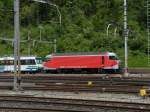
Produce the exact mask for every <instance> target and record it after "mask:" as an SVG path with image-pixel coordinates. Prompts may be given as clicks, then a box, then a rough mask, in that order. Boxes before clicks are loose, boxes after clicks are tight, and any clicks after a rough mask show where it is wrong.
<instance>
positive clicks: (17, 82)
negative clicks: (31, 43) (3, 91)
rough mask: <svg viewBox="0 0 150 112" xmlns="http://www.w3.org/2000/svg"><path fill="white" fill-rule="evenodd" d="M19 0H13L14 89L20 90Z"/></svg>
mask: <svg viewBox="0 0 150 112" xmlns="http://www.w3.org/2000/svg"><path fill="white" fill-rule="evenodd" d="M19 4H20V3H19V0H14V90H15V91H18V90H20V81H21V78H20V26H19V24H20V23H19Z"/></svg>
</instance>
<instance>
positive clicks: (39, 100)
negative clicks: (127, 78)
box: [0, 96, 150, 112]
mask: <svg viewBox="0 0 150 112" xmlns="http://www.w3.org/2000/svg"><path fill="white" fill-rule="evenodd" d="M0 102H1V103H0V110H5V109H6V110H7V109H12V110H20V112H21V110H22V111H23V110H30V111H37V112H41V111H42V112H47V111H59V112H60V111H61V112H66V111H67V112H101V111H102V110H114V112H115V110H120V111H128V112H133V111H134V112H135V111H136V112H149V111H150V104H145V103H130V102H115V101H99V100H81V99H63V98H43V97H29V96H0ZM102 112H103V111H102ZM104 112H105V111H104Z"/></svg>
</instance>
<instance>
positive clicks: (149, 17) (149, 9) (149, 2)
mask: <svg viewBox="0 0 150 112" xmlns="http://www.w3.org/2000/svg"><path fill="white" fill-rule="evenodd" d="M147 33H148V48H147V54H148V66H150V0H147Z"/></svg>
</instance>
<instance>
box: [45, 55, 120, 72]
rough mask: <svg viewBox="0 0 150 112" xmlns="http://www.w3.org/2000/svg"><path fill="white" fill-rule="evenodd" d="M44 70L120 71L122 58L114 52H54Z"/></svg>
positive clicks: (46, 62)
mask: <svg viewBox="0 0 150 112" xmlns="http://www.w3.org/2000/svg"><path fill="white" fill-rule="evenodd" d="M43 67H44V71H47V72H48V71H49V72H50V71H51V72H52V71H55V72H65V73H66V72H73V71H78V72H79V71H80V72H81V71H82V72H85V73H91V72H94V73H95V72H97V73H100V72H101V73H102V72H107V73H108V72H120V70H121V67H120V60H119V59H118V57H117V55H116V54H115V53H113V52H104V53H76V54H71V53H68V54H52V55H49V58H48V59H47V60H46V61H45V62H44V63H43Z"/></svg>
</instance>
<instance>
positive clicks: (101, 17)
mask: <svg viewBox="0 0 150 112" xmlns="http://www.w3.org/2000/svg"><path fill="white" fill-rule="evenodd" d="M51 2H52V3H54V4H57V5H58V6H59V10H60V12H61V15H62V23H61V25H60V24H59V15H58V12H57V10H56V7H53V6H50V5H48V4H47V5H46V4H40V3H35V2H31V1H30V0H21V7H20V11H21V15H20V18H21V21H20V23H21V40H27V39H28V36H30V38H31V39H32V40H29V41H27V42H25V43H21V54H22V55H27V54H28V46H30V47H31V53H30V54H31V55H37V56H45V55H47V54H49V53H52V52H54V47H53V46H54V45H53V44H52V43H53V42H54V39H57V52H87V51H98V49H99V48H100V49H101V50H102V51H107V50H109V51H113V52H116V53H117V54H118V55H119V57H120V58H121V59H122V60H123V59H124V53H123V52H124V37H123V0H51ZM145 5H146V0H128V27H129V41H128V42H129V43H128V44H129V66H132V67H136V66H137V67H145V66H147V57H146V56H147V32H146V18H147V17H146V7H145ZM12 10H13V0H0V26H1V32H0V37H4V38H13V12H12ZM108 24H111V26H110V28H109V35H107V33H106V29H107V26H108ZM115 29H117V30H116V34H114V31H115ZM40 36H41V38H42V40H43V41H47V42H52V43H51V44H50V43H49V44H48V43H40V42H39V41H33V40H40ZM6 49H7V50H6ZM0 50H1V52H0V55H10V54H13V46H12V43H11V42H7V41H2V40H1V41H0Z"/></svg>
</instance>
